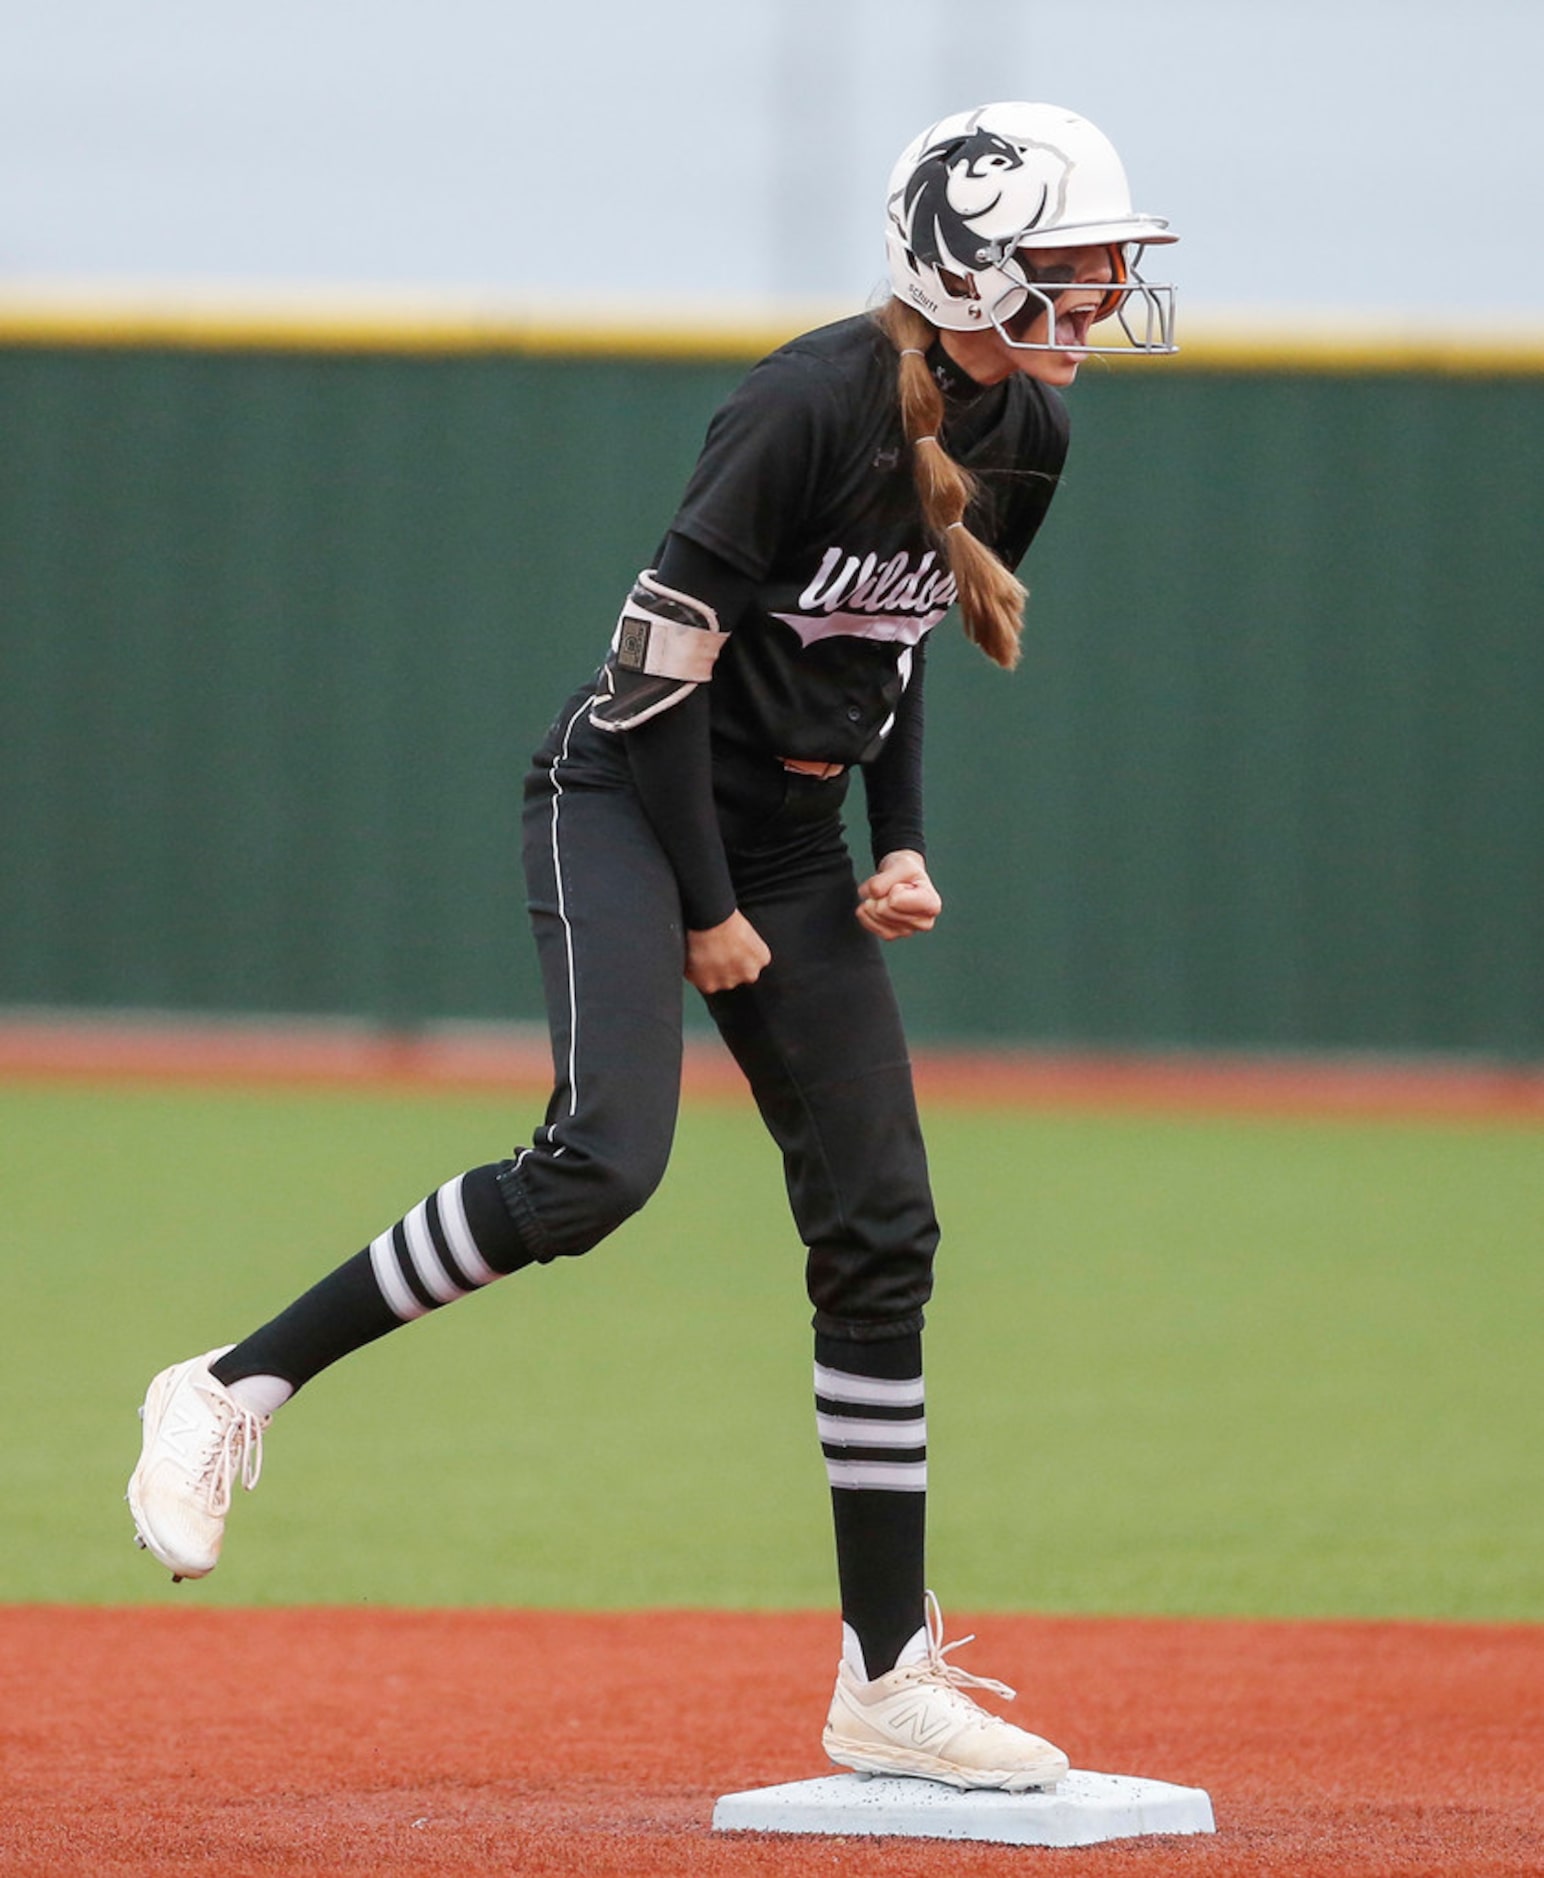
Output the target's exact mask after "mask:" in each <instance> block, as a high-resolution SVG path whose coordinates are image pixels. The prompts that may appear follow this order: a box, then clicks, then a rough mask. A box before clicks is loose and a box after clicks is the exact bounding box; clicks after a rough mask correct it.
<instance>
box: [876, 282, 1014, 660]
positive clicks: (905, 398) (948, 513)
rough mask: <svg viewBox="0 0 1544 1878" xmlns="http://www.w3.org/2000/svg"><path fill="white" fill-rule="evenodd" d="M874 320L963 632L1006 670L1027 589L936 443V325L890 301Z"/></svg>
mask: <svg viewBox="0 0 1544 1878" xmlns="http://www.w3.org/2000/svg"><path fill="white" fill-rule="evenodd" d="M873 317H874V322H875V324H876V325H877V326H878V327H879V329H880V330H881V331H882V332H883V333H884V335H885V337H886V338H887V339H888V340H889V341H890V343H891V345H893V346H894V347H895V350H896V354H897V359H896V365H897V371H896V380H897V388H898V390H899V393H900V400H901V424H902V427H903V429H904V431H905V434H906V441H907V443H908V444H909V445H910V447H911V474H912V480H913V482H914V483H915V484H916V488H917V497H918V500H919V501H920V502H921V504H922V519H923V521H924V522H925V523H926V525H927V528H928V531H929V533H930V534H932V535H933V537H934V539H935V540H937V541H938V543H939V544H940V546H941V547H942V549H943V553H944V556H945V558H946V560H947V561H948V563H949V572H950V573H951V574H952V575H953V576H954V581H955V585H956V587H957V588H958V589H959V608H960V617H961V619H962V620H963V621H964V625H965V636H966V637H967V638H968V639H970V640H972V641H973V642H974V643H975V644H976V645H978V646H980V648H981V650H982V651H983V652H984V653H985V654H986V655H987V657H988V658H989V659H991V660H993V662H994V663H996V664H998V665H1001V666H1003V667H1004V668H1005V669H1006V670H1009V671H1011V670H1012V669H1013V667H1014V666H1015V665H1017V664H1018V662H1019V636H1020V634H1021V633H1022V632H1023V630H1024V602H1025V601H1026V600H1027V599H1028V597H1029V593H1028V589H1027V588H1026V587H1024V585H1023V584H1022V583H1021V582H1020V581H1018V580H1017V579H1015V577H1014V576H1013V574H1011V573H1010V572H1009V570H1008V569H1007V568H1006V567H1004V566H1003V564H1002V562H1001V561H1000V560H998V558H997V556H996V555H995V554H994V553H993V552H992V550H991V549H990V548H989V547H988V546H987V545H986V543H985V542H984V541H979V540H977V538H976V537H975V535H973V534H972V533H971V531H970V528H969V526H968V525H967V523H966V521H965V511H966V510H967V509H968V508H969V506H970V503H971V500H972V498H973V497H974V496H975V493H976V489H977V486H978V485H977V482H976V479H975V477H974V476H972V475H971V473H970V471H969V470H967V469H965V468H963V467H962V466H961V465H960V464H958V463H956V462H955V460H954V458H953V457H952V456H950V454H949V452H948V451H947V450H946V449H945V448H944V446H943V444H942V443H941V442H940V441H939V431H940V429H941V428H942V426H943V421H944V398H943V393H942V392H941V391H940V390H939V388H938V386H937V384H936V383H935V382H934V379H933V374H932V373H931V372H930V371H929V370H928V366H927V359H926V356H925V354H926V352H927V349H928V347H929V346H931V345H932V343H933V341H934V339H936V338H937V336H938V335H937V330H936V328H935V327H934V326H933V324H932V323H931V321H929V320H927V319H925V318H924V317H923V316H922V314H920V313H919V312H918V311H917V310H916V308H915V307H911V306H908V305H907V304H906V302H905V301H904V300H899V299H895V298H891V299H889V300H887V301H886V302H885V304H884V305H883V306H882V307H879V308H878V309H877V310H876V311H875V313H874V316H873Z"/></svg>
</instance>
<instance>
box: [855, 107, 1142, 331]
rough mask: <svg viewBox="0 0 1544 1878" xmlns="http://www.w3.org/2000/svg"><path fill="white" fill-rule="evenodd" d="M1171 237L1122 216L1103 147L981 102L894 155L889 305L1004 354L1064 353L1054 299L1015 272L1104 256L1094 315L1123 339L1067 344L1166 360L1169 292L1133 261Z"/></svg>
mask: <svg viewBox="0 0 1544 1878" xmlns="http://www.w3.org/2000/svg"><path fill="white" fill-rule="evenodd" d="M1175 239H1177V237H1175V236H1174V235H1172V234H1171V233H1169V230H1168V224H1167V222H1165V221H1163V220H1161V219H1160V218H1159V217H1157V216H1151V215H1138V214H1135V213H1134V212H1133V210H1132V207H1131V195H1130V190H1129V188H1128V187H1127V183H1126V175H1125V171H1124V170H1123V169H1122V167H1121V162H1120V158H1119V157H1118V156H1117V155H1116V153H1115V150H1114V148H1113V146H1112V145H1111V144H1110V142H1109V140H1108V139H1107V138H1106V137H1105V136H1104V135H1103V134H1102V133H1101V132H1100V131H1099V130H1097V129H1096V128H1095V127H1094V125H1092V124H1090V123H1089V122H1088V120H1087V119H1086V118H1081V117H1078V116H1076V115H1075V114H1074V113H1073V112H1071V111H1066V110H1063V109H1062V108H1060V107H1059V106H1056V105H1046V104H989V105H983V106H982V107H981V108H980V109H978V110H975V111H968V112H962V113H960V114H958V115H956V116H954V117H948V118H944V119H942V120H941V121H940V122H939V123H937V124H934V125H932V126H931V127H930V128H929V129H928V130H926V131H924V132H923V133H922V135H921V136H920V137H918V138H916V139H914V140H913V142H912V143H911V144H909V145H908V146H907V148H906V150H905V151H904V152H903V153H902V155H901V158H900V160H899V162H898V163H897V164H896V166H895V169H894V171H893V172H892V174H891V178H890V191H889V202H888V215H887V229H886V247H887V250H888V256H889V263H890V283H891V287H892V290H893V291H894V292H895V294H896V295H897V297H898V298H900V299H902V300H905V301H906V302H907V303H908V304H910V305H912V306H915V307H916V308H917V309H918V310H919V311H920V312H922V313H923V314H925V315H926V316H927V318H928V319H929V320H930V321H931V322H932V323H933V324H934V325H935V326H939V327H943V328H945V329H949V330H953V331H956V332H982V331H992V330H995V331H996V332H997V333H998V334H999V336H1000V337H1001V338H1002V339H1003V340H1004V341H1005V343H1007V344H1008V345H1010V346H1012V347H1013V348H1014V349H1015V350H1018V351H1062V350H1067V349H1069V348H1068V346H1067V345H1066V343H1065V342H1063V343H1062V344H1057V343H1056V340H1055V301H1054V297H1053V296H1052V295H1050V294H1048V293H1046V292H1045V291H1044V286H1043V284H1041V283H1037V282H1036V281H1035V280H1034V279H1032V278H1031V277H1030V274H1029V272H1028V271H1027V270H1028V269H1029V268H1030V267H1031V266H1032V260H1031V257H1032V255H1033V251H1034V250H1035V249H1037V248H1054V249H1075V248H1101V249H1105V250H1108V251H1109V252H1110V254H1111V255H1112V258H1113V262H1114V278H1113V281H1112V283H1111V286H1110V292H1109V293H1108V294H1107V295H1106V297H1105V303H1104V304H1103V305H1102V306H1101V307H1100V310H1099V314H1098V317H1099V319H1101V320H1102V319H1108V318H1110V317H1114V318H1115V320H1116V321H1117V323H1118V325H1119V326H1120V328H1121V332H1122V334H1123V341H1122V343H1118V344H1099V345H1090V344H1087V343H1084V342H1079V343H1077V344H1076V345H1075V346H1073V347H1071V348H1070V349H1072V350H1076V351H1079V352H1112V353H1122V352H1132V351H1138V352H1172V351H1174V350H1175V347H1174V337H1173V335H1174V317H1173V297H1174V290H1173V288H1172V286H1169V285H1168V284H1166V283H1165V284H1158V283H1153V282H1149V281H1147V280H1145V279H1143V277H1142V275H1141V273H1140V270H1139V266H1138V262H1139V258H1140V256H1141V254H1142V251H1143V250H1144V249H1145V248H1146V247H1147V246H1149V245H1152V244H1156V243H1161V242H1170V241H1174V240H1175ZM1069 284H1070V283H1069ZM1030 308H1033V309H1034V314H1038V313H1040V312H1044V313H1046V314H1047V315H1048V319H1047V325H1046V335H1045V337H1044V338H1041V339H1037V340H1028V339H1025V338H1022V337H1017V338H1016V337H1015V336H1014V334H1013V332H1012V331H1010V330H1009V329H1010V327H1015V326H1016V327H1017V328H1018V330H1019V331H1020V332H1021V333H1022V332H1023V331H1024V330H1026V323H1025V322H1024V321H1023V320H1022V319H1021V318H1020V317H1019V316H1020V315H1021V314H1023V313H1024V311H1025V310H1026V309H1030ZM1034 323H1035V318H1034V315H1033V314H1032V316H1031V319H1030V321H1029V322H1028V324H1029V325H1031V326H1032V325H1033V324H1034ZM1085 339H1086V335H1085Z"/></svg>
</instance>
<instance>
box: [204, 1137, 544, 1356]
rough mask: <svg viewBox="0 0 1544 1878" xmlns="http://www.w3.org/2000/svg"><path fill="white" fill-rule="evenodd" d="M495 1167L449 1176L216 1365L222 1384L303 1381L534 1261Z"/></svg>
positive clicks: (480, 1168)
mask: <svg viewBox="0 0 1544 1878" xmlns="http://www.w3.org/2000/svg"><path fill="white" fill-rule="evenodd" d="M498 1171H499V1170H498V1168H497V1167H474V1168H473V1169H472V1170H471V1172H470V1173H466V1174H460V1175H458V1176H457V1177H456V1179H454V1180H448V1181H446V1183H445V1185H444V1186H443V1187H441V1188H439V1189H438V1191H437V1192H435V1193H431V1194H430V1195H429V1196H428V1198H427V1199H425V1200H422V1201H420V1202H419V1204H418V1205H417V1206H415V1207H414V1208H413V1210H412V1212H411V1213H409V1214H407V1215H406V1217H405V1218H403V1219H400V1220H398V1221H397V1223H396V1225H395V1226H393V1227H391V1228H390V1230H389V1231H387V1232H383V1233H382V1234H381V1236H380V1237H379V1238H378V1239H376V1240H374V1241H372V1242H371V1244H370V1245H369V1246H367V1247H366V1248H365V1250H364V1251H363V1252H359V1253H356V1254H355V1256H354V1257H353V1258H351V1259H349V1260H347V1261H346V1262H345V1263H344V1264H342V1265H340V1266H339V1267H338V1268H337V1270H336V1271H333V1272H330V1273H329V1274H328V1275H327V1277H325V1278H324V1279H322V1280H321V1282H320V1283H319V1284H315V1285H313V1286H312V1287H311V1289H310V1290H309V1291H307V1292H306V1293H305V1294H304V1296H302V1297H299V1298H297V1299H296V1300H295V1302H294V1303H293V1304H291V1305H290V1306H289V1307H288V1308H287V1309H286V1310H283V1311H281V1312H280V1313H279V1315H278V1316H277V1317H275V1318H273V1319H272V1320H271V1321H270V1322H268V1323H266V1324H264V1325H263V1326H262V1328H261V1329H260V1330H255V1331H253V1333H252V1335H251V1336H250V1337H247V1338H245V1339H244V1340H243V1341H242V1342H241V1343H238V1344H237V1345H236V1347H235V1348H234V1349H233V1350H228V1351H227V1352H226V1354H225V1355H224V1356H222V1357H220V1358H219V1359H218V1360H217V1361H216V1362H214V1363H213V1364H211V1365H210V1367H211V1369H212V1371H213V1373H214V1375H215V1376H216V1377H217V1379H218V1380H219V1381H221V1382H223V1383H227V1384H229V1383H233V1382H239V1381H240V1380H241V1378H242V1377H243V1376H279V1377H282V1378H283V1380H284V1381H285V1382H287V1383H289V1384H290V1386H291V1387H292V1388H295V1389H298V1388H299V1387H300V1386H301V1384H302V1383H305V1382H309V1381H310V1380H311V1378H312V1377H313V1376H314V1375H316V1374H317V1372H318V1371H319V1370H323V1369H325V1368H326V1367H327V1365H328V1364H329V1363H336V1362H337V1360H338V1358H339V1357H340V1356H347V1355H348V1353H349V1352H350V1351H351V1350H357V1349H358V1348H359V1347H360V1346H361V1345H362V1344H366V1343H371V1342H373V1341H374V1340H375V1339H376V1338H377V1337H383V1336H384V1335H385V1334H386V1332H387V1331H388V1330H395V1329H396V1328H397V1326H398V1325H399V1324H406V1323H411V1322H412V1320H413V1319H414V1318H415V1317H422V1316H423V1315H424V1313H425V1312H426V1311H432V1310H437V1309H438V1308H439V1307H440V1306H441V1305H442V1304H450V1303H452V1302H453V1301H454V1300H455V1299H456V1298H461V1297H465V1296H466V1295H467V1293H468V1292H470V1291H475V1290H477V1289H479V1288H480V1287H481V1286H483V1285H486V1284H491V1283H492V1281H493V1280H494V1279H495V1278H502V1277H504V1276H505V1274H506V1273H508V1272H513V1271H518V1270H519V1268H520V1267H521V1266H522V1265H525V1264H528V1263H529V1262H530V1259H531V1256H532V1255H531V1254H530V1253H529V1252H527V1251H526V1249H525V1247H524V1244H523V1242H522V1241H521V1238H520V1235H519V1233H518V1231H517V1230H516V1228H515V1224H514V1221H513V1220H512V1218H511V1217H510V1212H509V1208H508V1207H507V1206H506V1205H505V1203H504V1196H503V1194H502V1193H501V1192H500V1190H499V1185H498V1180H497V1174H498Z"/></svg>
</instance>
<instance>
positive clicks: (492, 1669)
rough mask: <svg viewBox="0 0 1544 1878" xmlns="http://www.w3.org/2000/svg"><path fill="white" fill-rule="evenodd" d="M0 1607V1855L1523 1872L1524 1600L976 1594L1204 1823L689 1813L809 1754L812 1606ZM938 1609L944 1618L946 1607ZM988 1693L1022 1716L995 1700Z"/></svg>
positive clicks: (314, 1869)
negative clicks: (1519, 1606)
mask: <svg viewBox="0 0 1544 1878" xmlns="http://www.w3.org/2000/svg"><path fill="white" fill-rule="evenodd" d="M189 1590H190V1595H189V1604H188V1607H187V1608H186V1609H180V1610H167V1609H162V1608H154V1609H150V1608H146V1609H132V1610H129V1609H109V1610H102V1609H78V1608H76V1609H65V1608H48V1607H27V1606H17V1607H11V1608H9V1609H4V1608H0V1694H3V1711H0V1741H3V1744H4V1745H3V1764H4V1774H5V1779H4V1802H3V1806H0V1871H3V1872H4V1873H5V1874H6V1878H43V1875H44V1874H48V1875H49V1878H52V1875H53V1874H63V1873H70V1874H77V1873H78V1874H90V1875H91V1878H98V1875H100V1878H128V1875H129V1874H134V1875H135V1878H138V1875H139V1874H150V1873H155V1874H164V1873H177V1872H191V1871H197V1872H211V1873H219V1874H221V1878H247V1875H249V1874H250V1875H252V1878H267V1875H269V1874H307V1875H308V1878H318V1875H320V1874H334V1873H337V1874H344V1873H347V1874H367V1873H368V1874H377V1873H397V1872H411V1873H415V1874H419V1875H420V1878H438V1875H439V1874H449V1873H468V1874H470V1873H478V1874H490V1873H515V1872H518V1873H521V1874H547V1873H565V1874H567V1873H582V1874H584V1875H585V1878H610V1875H611V1874H621V1873H628V1874H644V1875H645V1878H652V1875H653V1874H661V1875H664V1874H670V1875H671V1878H675V1875H676V1874H691V1875H692V1878H696V1875H699V1874H701V1875H703V1878H750V1875H751V1874H765V1873H794V1874H805V1873H822V1874H826V1873H835V1874H847V1873H852V1874H856V1878H869V1875H870V1874H872V1878H880V1875H881V1874H883V1878H920V1875H922V1874H928V1875H929V1878H931V1875H933V1874H939V1875H945V1874H947V1878H975V1875H977V1874H981V1875H983V1878H984V1875H986V1874H1008V1873H1015V1874H1030V1873H1049V1872H1055V1873H1058V1874H1062V1873H1067V1874H1075V1878H1146V1875H1148V1874H1157V1873H1164V1874H1167V1873H1184V1874H1186V1875H1187V1878H1189V1875H1192V1874H1193V1878H1257V1875H1260V1874H1271V1875H1272V1878H1274V1875H1276V1874H1288V1873H1290V1874H1293V1875H1294V1878H1330V1875H1331V1874H1333V1875H1334V1878H1348V1875H1352V1878H1361V1875H1362V1874H1368V1875H1373V1874H1376V1875H1377V1878H1384V1875H1387V1878H1415V1875H1416V1874H1426V1873H1431V1874H1436V1873H1439V1872H1440V1873H1443V1874H1455V1873H1457V1874H1487V1875H1488V1874H1503V1873H1505V1874H1523V1873H1539V1872H1541V1871H1544V1778H1541V1769H1544V1626H1501V1625H1496V1626H1459V1625H1438V1624H1398V1623H1333V1624H1310V1623H1244V1622H1234V1621H1230V1620H1212V1619H1205V1620H1200V1621H1179V1620H1169V1619H1161V1620H1160V1619H1132V1618H1117V1619H1094V1618H1040V1617H992V1618H987V1619H981V1620H978V1622H975V1623H972V1622H971V1621H970V1620H968V1619H967V1620H964V1621H963V1622H962V1624H961V1626H960V1629H961V1634H963V1633H964V1630H965V1629H971V1628H979V1630H980V1632H981V1634H982V1638H983V1641H982V1643H980V1644H978V1645H975V1646H972V1647H971V1648H970V1649H968V1650H967V1651H966V1652H965V1657H966V1660H967V1664H969V1663H971V1662H974V1664H975V1666H976V1667H977V1669H978V1670H980V1671H982V1672H988V1673H994V1674H998V1675H1001V1676H1004V1677H1006V1678H1007V1679H1008V1680H1009V1681H1012V1682H1016V1683H1017V1684H1018V1686H1019V1689H1020V1691H1021V1695H1020V1701H1019V1704H1018V1710H1022V1711H1023V1713H1022V1716H1021V1717H1020V1718H1021V1719H1022V1720H1023V1721H1025V1722H1026V1723H1027V1724H1028V1725H1030V1726H1033V1727H1035V1728H1037V1729H1039V1730H1042V1731H1043V1732H1044V1733H1046V1734H1047V1735H1049V1736H1050V1737H1051V1738H1052V1739H1054V1740H1057V1741H1059V1742H1061V1743H1063V1744H1064V1745H1065V1746H1066V1747H1067V1748H1068V1749H1069V1750H1070V1751H1071V1753H1072V1757H1073V1763H1074V1765H1076V1766H1082V1767H1089V1768H1095V1769H1099V1770H1102V1771H1105V1772H1112V1773H1128V1774H1142V1775H1147V1776H1151V1777H1153V1778H1157V1779H1165V1780H1172V1781H1176V1782H1179V1783H1181V1784H1184V1785H1196V1786H1204V1787H1205V1788H1207V1790H1208V1791H1209V1792H1210V1793H1211V1796H1212V1801H1213V1805H1214V1807H1215V1809H1216V1814H1217V1821H1218V1827H1219V1831H1218V1833H1217V1835H1216V1837H1214V1838H1162V1839H1147V1840H1129V1841H1126V1842H1124V1843H1116V1844H1111V1845H1106V1846H1095V1847H1084V1848H1078V1849H1074V1850H1064V1851H1049V1850H1042V1849H1035V1848H1028V1847H1005V1846H997V1847H986V1846H969V1845H963V1844H950V1843H944V1842H940V1841H915V1840H914V1841H901V1840H896V1839H884V1840H869V1839H854V1838H813V1837H812V1838H789V1837H772V1836H762V1835H746V1834H722V1833H718V1834H715V1833H714V1832H712V1831H711V1829H710V1825H709V1821H710V1818H711V1815H712V1809H713V1801H714V1799H715V1798H716V1797H717V1795H719V1794H720V1793H724V1792H731V1791H735V1790H738V1789H741V1788H746V1787H753V1786H762V1785H768V1784H771V1783H773V1782H776V1781H784V1780H797V1779H804V1778H808V1777H812V1776H814V1775H817V1774H820V1773H823V1772H828V1771H830V1770H829V1768H828V1767H827V1766H826V1764H825V1763H824V1761H823V1758H822V1756H821V1753H820V1748H819V1730H820V1725H821V1722H822V1719H823V1711H824V1702H825V1697H826V1694H827V1691H828V1687H829V1681H830V1677H831V1674H832V1670H833V1653H834V1647H835V1645H834V1636H833V1631H834V1623H833V1620H832V1619H831V1618H830V1617H828V1616H823V1615H808V1614H800V1615H793V1616H787V1615H740V1614H731V1613H724V1612H711V1613H710V1612H664V1613H653V1614H606V1615H577V1614H569V1613H563V1614H558V1613H549V1612H525V1611H391V1610H386V1611H371V1610H354V1609H345V1608H336V1609H315V1610H280V1611H229V1610H224V1611H207V1610H200V1609H199V1608H198V1607H197V1605H196V1603H195V1602H194V1599H196V1597H197V1592H196V1589H193V1588H191V1587H190V1588H189ZM951 1627H953V1626H951ZM1016 1712H1017V1711H1016Z"/></svg>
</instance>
